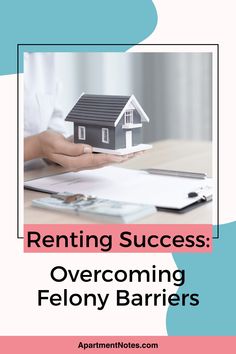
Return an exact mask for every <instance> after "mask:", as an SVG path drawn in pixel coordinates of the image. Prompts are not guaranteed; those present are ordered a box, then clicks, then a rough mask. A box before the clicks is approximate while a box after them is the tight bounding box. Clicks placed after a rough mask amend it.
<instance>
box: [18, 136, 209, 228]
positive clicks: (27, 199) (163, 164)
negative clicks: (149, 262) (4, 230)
mask: <svg viewBox="0 0 236 354" xmlns="http://www.w3.org/2000/svg"><path fill="white" fill-rule="evenodd" d="M211 155H212V145H211V143H210V142H193V141H182V140H180V141H177V140H165V141H160V142H157V143H155V144H153V149H152V150H150V151H147V152H146V153H145V154H144V155H143V156H140V157H136V158H135V159H133V160H130V161H128V162H126V163H123V164H122V165H120V166H123V167H126V168H133V169H140V168H148V167H155V168H165V169H173V170H188V171H194V172H205V173H207V174H208V176H212V157H211ZM59 172H63V169H62V168H61V167H58V166H52V165H51V166H43V167H41V168H36V169H32V170H30V171H27V172H25V180H28V179H32V178H36V177H40V176H46V175H49V174H54V173H59ZM43 196H45V194H44V193H39V192H34V191H29V190H25V191H24V222H25V224H36V223H38V224H40V223H42V224H87V223H91V221H90V220H89V219H85V218H81V217H79V216H76V215H74V214H64V213H61V212H54V211H50V210H44V209H40V208H35V207H32V205H31V201H32V199H35V198H40V197H43ZM136 223H139V224H142V223H147V224H152V223H153V224H190V223H192V224H194V223H203V224H209V223H210V224H211V223H212V202H210V203H206V204H205V205H202V206H200V207H198V208H196V209H193V210H191V211H189V212H187V213H185V214H175V213H168V212H160V211H159V212H157V213H156V215H152V216H149V217H146V218H144V219H141V220H138V221H137V222H136Z"/></svg>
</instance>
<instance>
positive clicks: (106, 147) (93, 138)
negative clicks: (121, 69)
mask: <svg viewBox="0 0 236 354" xmlns="http://www.w3.org/2000/svg"><path fill="white" fill-rule="evenodd" d="M66 121H70V122H73V123H74V142H75V143H86V144H89V145H91V146H92V147H93V151H95V152H105V153H112V154H120V155H123V154H128V153H131V152H135V151H140V150H146V149H149V148H151V146H150V145H145V144H142V126H143V123H144V122H149V118H148V116H147V115H146V113H145V112H144V110H143V109H142V107H141V106H140V104H139V103H138V101H137V100H136V98H135V97H134V95H132V96H114V95H90V94H82V95H81V96H80V98H79V100H78V101H77V103H76V104H75V106H74V107H73V108H72V110H71V111H70V113H69V114H68V116H67V117H66Z"/></svg>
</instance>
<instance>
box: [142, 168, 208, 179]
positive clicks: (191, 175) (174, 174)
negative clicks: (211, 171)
mask: <svg viewBox="0 0 236 354" xmlns="http://www.w3.org/2000/svg"><path fill="white" fill-rule="evenodd" d="M143 171H145V172H148V173H150V174H154V175H162V176H172V177H185V178H196V179H205V178H206V177H207V175H206V173H199V172H187V171H174V170H162V169H158V168H146V169H143Z"/></svg>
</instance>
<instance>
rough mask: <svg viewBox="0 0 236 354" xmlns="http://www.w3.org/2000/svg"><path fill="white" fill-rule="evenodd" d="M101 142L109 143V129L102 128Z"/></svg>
mask: <svg viewBox="0 0 236 354" xmlns="http://www.w3.org/2000/svg"><path fill="white" fill-rule="evenodd" d="M102 142H103V143H106V144H109V129H108V128H102Z"/></svg>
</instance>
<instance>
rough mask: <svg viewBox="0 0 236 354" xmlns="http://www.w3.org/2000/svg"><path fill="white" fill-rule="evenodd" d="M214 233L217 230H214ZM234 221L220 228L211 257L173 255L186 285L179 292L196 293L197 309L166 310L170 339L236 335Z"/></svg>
mask: <svg viewBox="0 0 236 354" xmlns="http://www.w3.org/2000/svg"><path fill="white" fill-rule="evenodd" d="M214 233H215V234H216V227H215V229H214ZM235 253H236V221H235V222H232V223H228V224H223V225H220V239H215V240H214V244H213V252H212V253H211V254H209V253H205V254H197V253H188V254H180V253H179V254H174V255H173V256H174V259H175V262H176V265H177V267H178V268H179V269H185V270H186V284H185V285H184V286H183V287H182V288H181V289H180V288H179V289H178V292H187V293H199V294H200V305H199V306H196V307H191V306H190V307H189V306H188V307H181V306H179V307H169V309H168V314H167V332H168V335H170V336H235V335H236V261H235Z"/></svg>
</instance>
